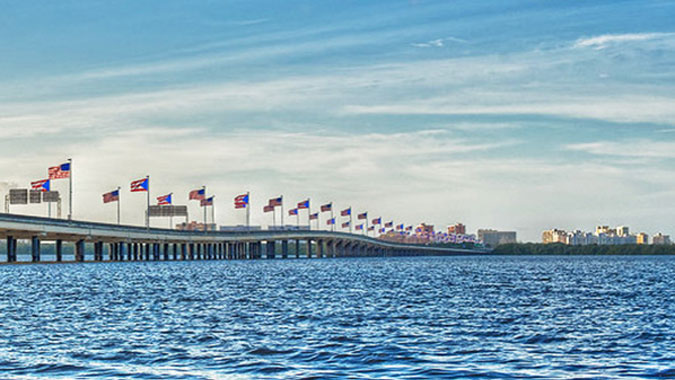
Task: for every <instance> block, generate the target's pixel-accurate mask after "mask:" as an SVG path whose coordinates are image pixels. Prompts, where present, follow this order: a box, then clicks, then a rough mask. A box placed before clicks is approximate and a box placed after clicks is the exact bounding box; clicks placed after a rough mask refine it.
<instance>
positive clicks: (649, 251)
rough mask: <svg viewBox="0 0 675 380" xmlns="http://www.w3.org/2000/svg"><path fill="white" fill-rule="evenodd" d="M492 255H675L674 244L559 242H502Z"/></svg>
mask: <svg viewBox="0 0 675 380" xmlns="http://www.w3.org/2000/svg"><path fill="white" fill-rule="evenodd" d="M492 254H494V255H675V245H644V244H624V245H566V244H561V243H554V244H541V243H516V244H503V245H500V246H498V247H497V248H495V249H494V251H492Z"/></svg>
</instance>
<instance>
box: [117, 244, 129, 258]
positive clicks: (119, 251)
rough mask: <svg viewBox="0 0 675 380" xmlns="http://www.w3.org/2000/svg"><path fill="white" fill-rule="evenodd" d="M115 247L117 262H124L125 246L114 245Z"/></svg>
mask: <svg viewBox="0 0 675 380" xmlns="http://www.w3.org/2000/svg"><path fill="white" fill-rule="evenodd" d="M115 245H117V256H118V259H119V261H124V247H125V246H126V244H124V243H115Z"/></svg>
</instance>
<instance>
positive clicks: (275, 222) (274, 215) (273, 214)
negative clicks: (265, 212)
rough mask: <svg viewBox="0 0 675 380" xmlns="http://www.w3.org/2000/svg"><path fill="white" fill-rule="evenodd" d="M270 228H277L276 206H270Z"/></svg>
mask: <svg viewBox="0 0 675 380" xmlns="http://www.w3.org/2000/svg"><path fill="white" fill-rule="evenodd" d="M282 212H283V210H282ZM272 226H273V227H275V228H276V226H277V206H272Z"/></svg>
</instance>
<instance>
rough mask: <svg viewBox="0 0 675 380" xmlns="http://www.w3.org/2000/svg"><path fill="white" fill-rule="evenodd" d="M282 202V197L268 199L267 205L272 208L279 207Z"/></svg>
mask: <svg viewBox="0 0 675 380" xmlns="http://www.w3.org/2000/svg"><path fill="white" fill-rule="evenodd" d="M283 201H284V198H283V197H278V198H272V199H270V203H269V205H270V206H272V207H276V206H281V204H282V203H283Z"/></svg>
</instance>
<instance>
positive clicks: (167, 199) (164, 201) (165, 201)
mask: <svg viewBox="0 0 675 380" xmlns="http://www.w3.org/2000/svg"><path fill="white" fill-rule="evenodd" d="M171 195H173V193H172V194H167V195H162V196H161V197H157V205H158V206H163V205H170V204H171Z"/></svg>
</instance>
